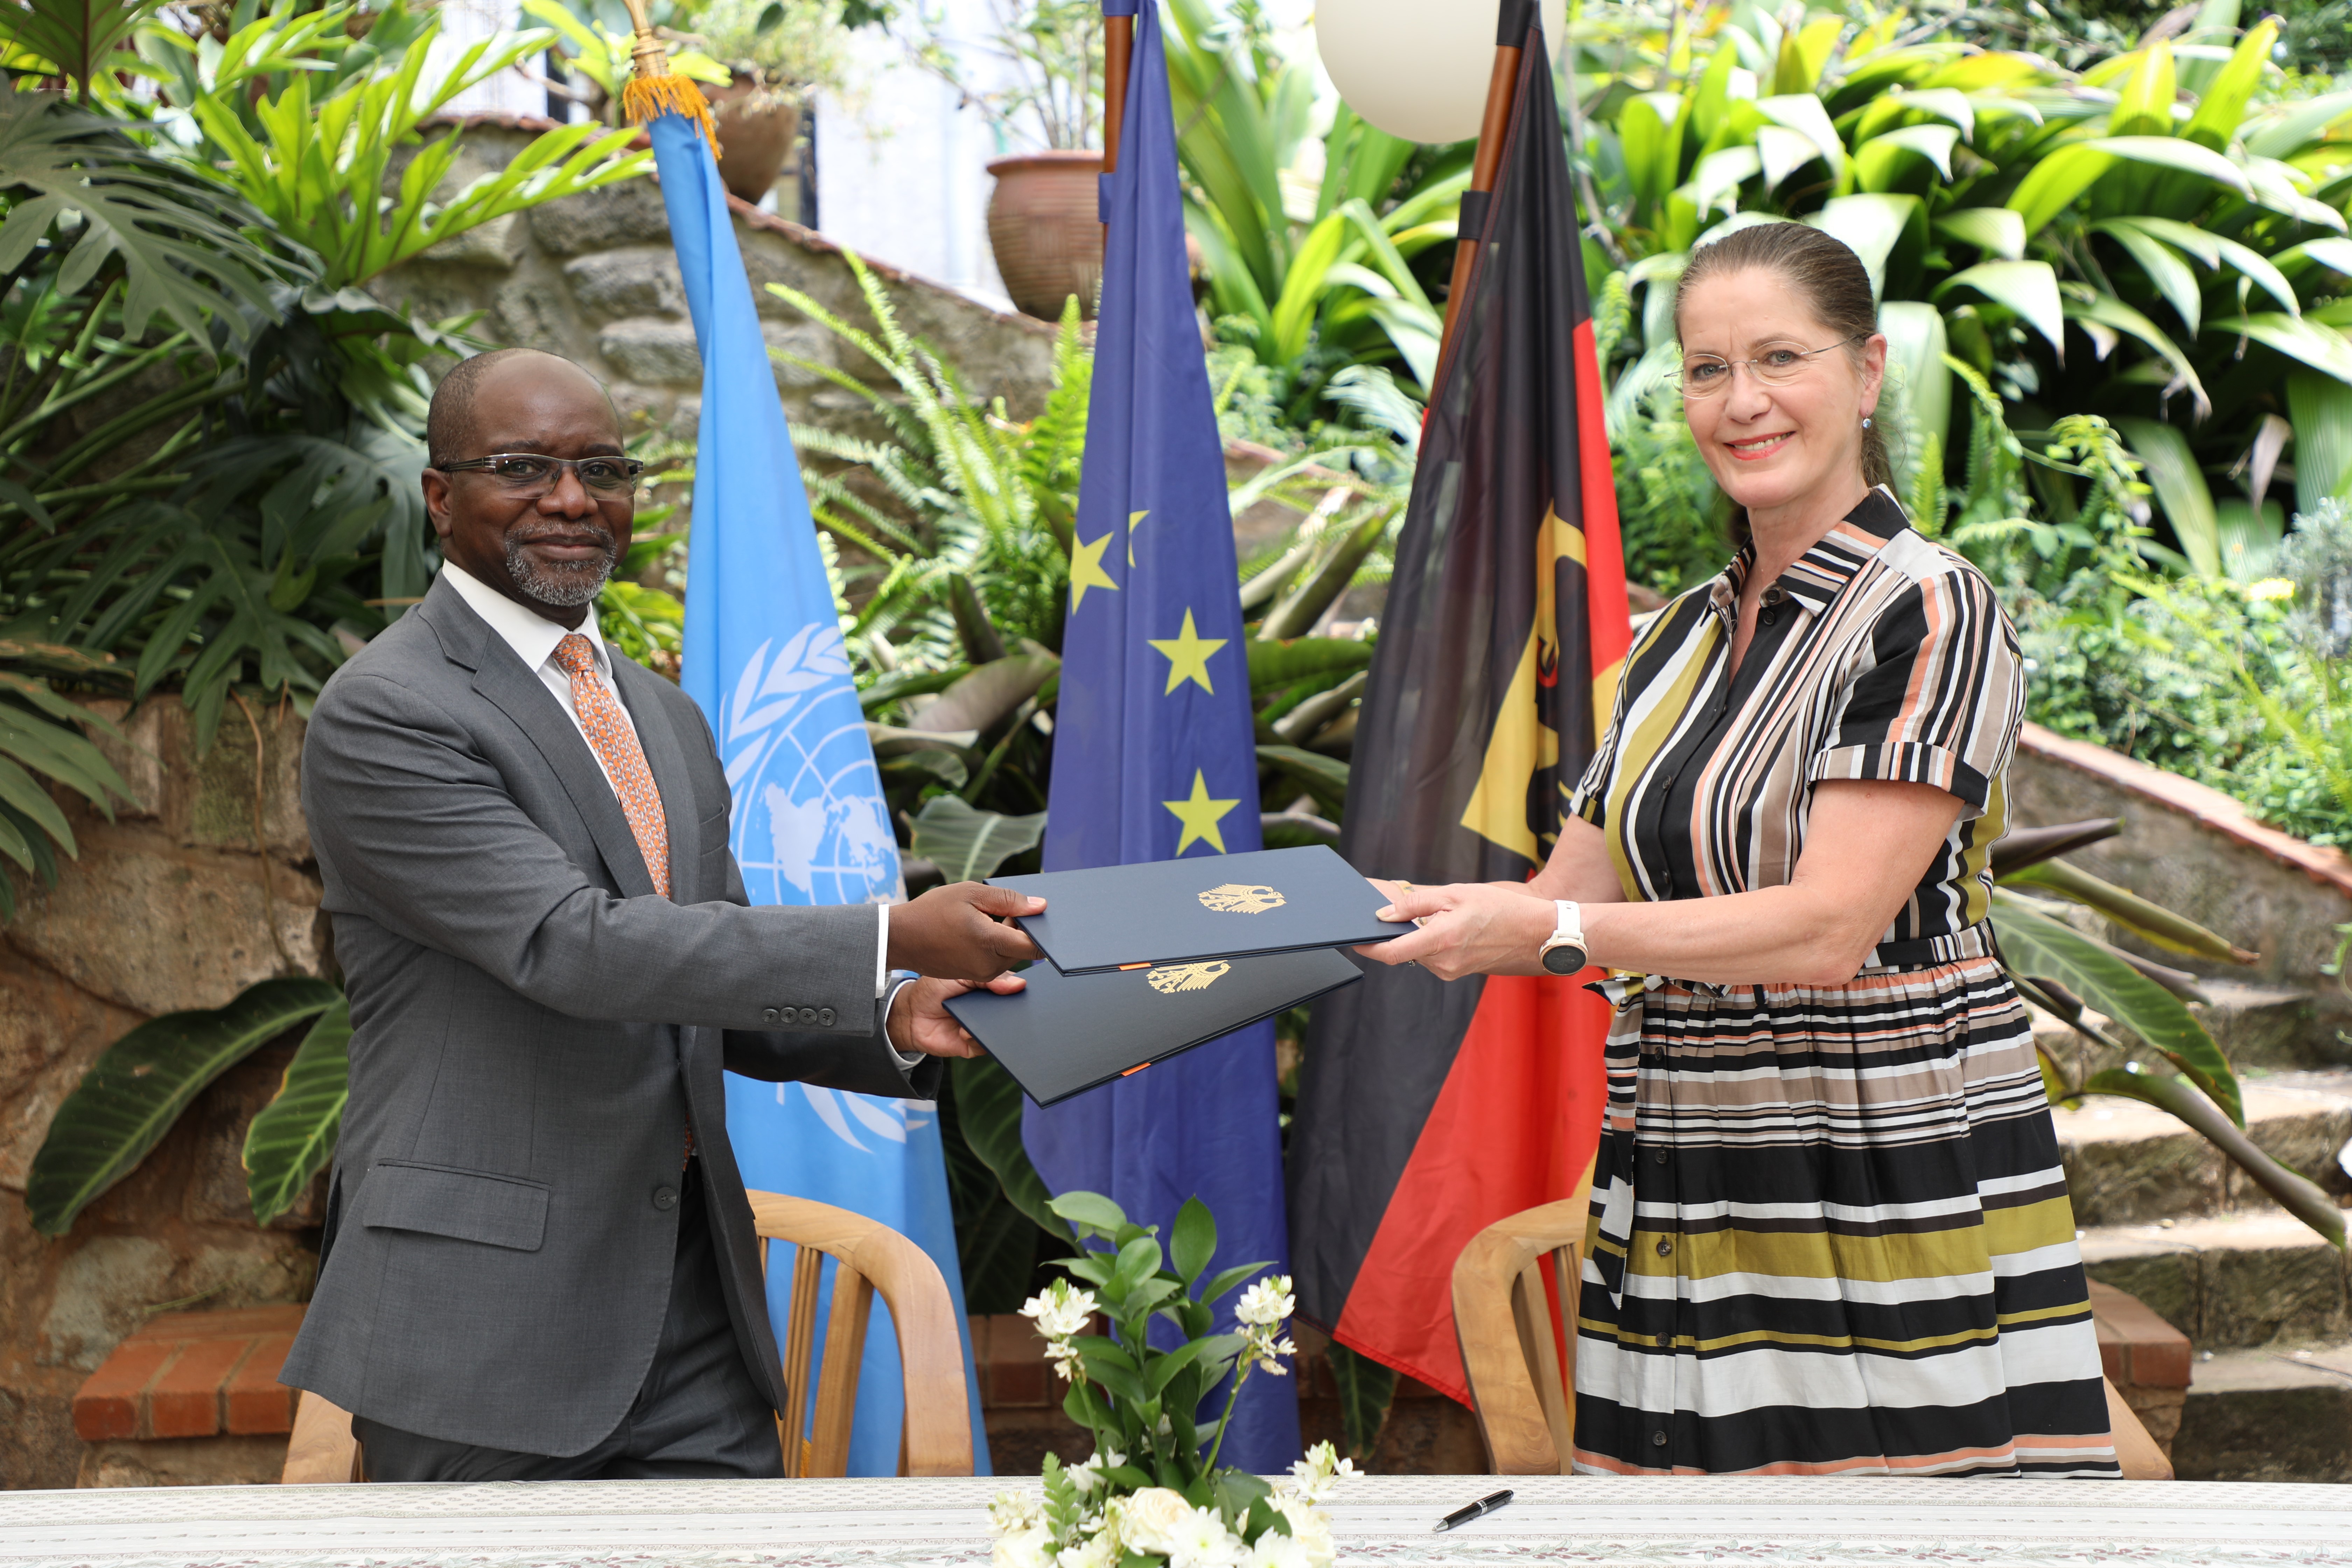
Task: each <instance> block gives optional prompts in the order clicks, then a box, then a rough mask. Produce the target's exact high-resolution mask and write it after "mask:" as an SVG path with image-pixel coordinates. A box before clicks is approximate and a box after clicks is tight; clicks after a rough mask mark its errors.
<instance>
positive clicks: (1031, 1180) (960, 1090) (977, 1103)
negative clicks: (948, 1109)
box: [948, 1057, 1077, 1243]
mask: <svg viewBox="0 0 2352 1568" xmlns="http://www.w3.org/2000/svg"><path fill="white" fill-rule="evenodd" d="M948 1071H949V1073H950V1075H951V1076H952V1077H953V1078H954V1079H955V1100H956V1121H957V1123H958V1125H959V1126H960V1127H961V1129H962V1131H963V1137H964V1142H966V1143H968V1144H970V1145H971V1152H973V1153H975V1154H977V1155H979V1156H980V1158H981V1161H982V1163H984V1164H986V1165H987V1166H988V1168H989V1169H990V1170H992V1171H993V1172H995V1173H996V1179H997V1180H998V1181H999V1182H1002V1183H1003V1184H1004V1195H1005V1196H1006V1197H1007V1198H1010V1199H1011V1200H1012V1201H1013V1206H1014V1207H1016V1208H1018V1209H1019V1210H1020V1211H1021V1212H1022V1213H1023V1214H1024V1215H1028V1216H1029V1218H1030V1219H1031V1220H1032V1221H1034V1223H1035V1224H1036V1225H1037V1226H1040V1227H1042V1228H1043V1229H1045V1231H1046V1232H1048V1233H1049V1234H1051V1235H1053V1236H1055V1237H1058V1238H1060V1239H1061V1240H1063V1241H1067V1242H1072V1243H1075V1242H1076V1240H1077V1237H1076V1233H1074V1232H1073V1231H1072V1230H1071V1229H1070V1226H1069V1223H1068V1222H1067V1221H1066V1220H1065V1219H1063V1218H1062V1216H1061V1215H1058V1214H1056V1213H1055V1212H1054V1206H1053V1205H1054V1202H1055V1200H1054V1195H1053V1194H1052V1193H1050V1192H1048V1191H1047V1190H1046V1187H1045V1178H1044V1177H1042V1176H1040V1175H1038V1174H1037V1167H1036V1166H1034V1165H1033V1164H1031V1163H1029V1151H1028V1150H1027V1149H1026V1148H1025V1147H1024V1146H1023V1144H1022V1142H1021V1100H1022V1095H1021V1086H1020V1085H1019V1084H1017V1083H1015V1082H1013V1075H1012V1074H1011V1073H1009V1072H1006V1071H1005V1070H1004V1069H1003V1068H1002V1067H999V1066H998V1065H997V1064H996V1063H995V1062H993V1061H991V1060H990V1059H989V1058H986V1057H959V1058H955V1059H954V1060H952V1061H950V1062H949V1063H948Z"/></svg>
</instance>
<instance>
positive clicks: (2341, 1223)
mask: <svg viewBox="0 0 2352 1568" xmlns="http://www.w3.org/2000/svg"><path fill="white" fill-rule="evenodd" d="M2077 1092H2079V1093H2082V1094H2112V1095H2116V1096H2118V1097H2120V1098H2123V1099H2126V1100H2138V1101H2140V1102H2141V1103H2142V1104H2145V1105H2153V1106H2155V1107H2156V1108H2157V1109H2158V1110H2166V1111H2169V1112H2171V1113H2172V1114H2173V1115H2174V1116H2176V1117H2178V1118H2179V1119H2180V1120H2181V1121H2184V1122H2186V1123H2187V1124H2188V1125H2189V1127H2191V1128H2193V1129H2195V1130H2196V1131H2198V1132H2200V1133H2201V1134H2202V1135H2203V1136H2204V1138H2205V1140H2206V1142H2210V1143H2211V1144H2212V1145H2213V1146H2214V1147H2215V1148H2217V1149H2219V1150H2221V1152H2222V1153H2224V1154H2226V1155H2228V1156H2229V1157H2230V1159H2231V1161H2233V1162H2235V1163H2236V1164H2237V1166H2238V1168H2239V1169H2241V1170H2242V1171H2244V1172H2245V1173H2246V1174H2248V1175H2249V1176H2252V1178H2253V1179H2254V1181H2255V1183H2256V1184H2258V1185H2259V1186H2261V1188H2262V1189H2263V1191H2264V1192H2266V1193H2268V1194H2270V1195H2271V1196H2272V1197H2273V1198H2275V1199H2277V1200H2278V1203H2279V1205H2280V1206H2281V1207H2282V1208H2284V1209H2285V1210H2286V1211H2287V1212H2288V1213H2289V1214H2292V1215H2294V1217H2295V1218H2297V1219H2299V1220H2301V1221H2303V1223H2304V1224H2305V1225H2307V1226H2311V1228H2312V1229H2314V1230H2315V1231H2317V1232H2318V1233H2319V1234H2320V1235H2321V1236H2322V1237H2325V1238H2326V1240H2327V1241H2328V1243H2329V1244H2330V1245H2331V1246H2333V1247H2335V1248H2336V1250H2337V1251H2339V1252H2341V1251H2343V1250H2344V1249H2345V1240H2346V1237H2345V1214H2344V1211H2343V1210H2342V1209H2340V1208H2338V1207H2336V1203H2335V1200H2333V1199H2332V1198H2330V1197H2329V1196H2328V1195H2327V1194H2326V1193H2324V1192H2322V1191H2321V1190H2320V1189H2319V1188H2318V1187H2317V1186H2315V1185H2314V1184H2312V1183H2311V1181H2310V1180H2309V1179H2308V1178H2306V1177H2305V1176H2304V1175H2303V1174H2301V1173H2299V1172H2295V1171H2291V1170H2289V1169H2287V1168H2286V1167H2285V1166H2284V1165H2282V1164H2280V1163H2278V1162H2277V1161H2276V1160H2274V1159H2273V1158H2271V1156H2270V1155H2269V1154H2268V1153H2266V1152H2263V1149H2261V1148H2260V1147H2259V1146H2257V1145H2256V1144H2255V1142H2254V1141H2253V1140H2252V1139H2251V1138H2249V1137H2247V1136H2246V1133H2245V1131H2244V1126H2243V1122H2242V1120H2232V1119H2231V1117H2229V1116H2225V1115H2223V1114H2222V1113H2221V1110H2219V1109H2217V1108H2216V1107H2215V1105H2214V1103H2213V1101H2211V1100H2209V1099H2207V1098H2206V1097H2205V1096H2203V1095H2201V1094H2199V1093H2198V1092H2197V1091H2196V1089H2192V1088H2190V1087H2189V1085H2188V1084H2186V1083H2184V1082H2182V1081H2181V1080H2180V1079H2177V1078H2167V1077H2165V1076H2163V1075H2162V1074H2160V1073H2152V1072H2147V1071H2144V1070H2142V1069H2140V1068H2137V1067H2124V1068H2107V1069H2106V1070H2105V1071H2104V1072H2096V1073H2094V1074H2092V1075H2091V1076H2090V1077H2089V1078H2088V1079H2084V1082H2083V1086H2082V1088H2081V1089H2080V1090H2079V1091H2077Z"/></svg>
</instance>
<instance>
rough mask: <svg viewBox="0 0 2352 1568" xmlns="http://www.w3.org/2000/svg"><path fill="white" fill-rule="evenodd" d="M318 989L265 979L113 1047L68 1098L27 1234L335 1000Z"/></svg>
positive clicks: (39, 1167)
mask: <svg viewBox="0 0 2352 1568" xmlns="http://www.w3.org/2000/svg"><path fill="white" fill-rule="evenodd" d="M341 997H342V993H341V992H340V991H338V990H336V989H335V988H334V987H333V986H332V985H330V984H327V983H326V982H325V981H323V980H265V981H262V982H261V983H260V984H257V985H250V986H247V988H246V989H245V991H244V992H243V993H241V994H239V995H238V996H237V997H236V1000H234V1001H232V1002H231V1003H229V1004H228V1005H226V1007H218V1008H214V1009H211V1010H208V1011H204V1012H189V1013H166V1014H164V1015H163V1016H161V1017H156V1018H150V1019H148V1020H147V1021H146V1022H145V1023H143V1024H141V1025H140V1026H137V1027H136V1028H134V1029H132V1030H131V1032H130V1033H128V1034H126V1035H124V1036H123V1037H121V1039H119V1040H117V1041H115V1042H114V1044H112V1045H110V1046H109V1047H107V1048H106V1050H105V1052H104V1053H103V1054H102V1055H101V1056H100V1058H98V1060H97V1062H96V1063H95V1064H94V1065H93V1066H92V1067H91V1068H90V1069H89V1074H88V1075H87V1076H86V1077H84V1078H83V1079H82V1080H81V1082H80V1083H79V1085H78V1086H76V1088H75V1089H74V1091H73V1092H72V1093H71V1094H69V1095H68V1096H66V1100H65V1103H64V1104H62V1105H60V1106H59V1107H58V1113H57V1116H56V1117H55V1118H54V1119H53V1120H52V1121H50V1123H49V1131H48V1136H47V1138H46V1139H45V1140H44V1141H43V1142H42V1144H41V1148H40V1152H38V1153H37V1154H35V1155H34V1156H33V1166H32V1170H31V1172H30V1173H28V1174H27V1176H26V1182H25V1205H26V1207H27V1208H28V1209H30V1210H31V1211H32V1219H33V1227H34V1228H35V1229H36V1230H38V1231H39V1232H41V1234H42V1235H44V1236H62V1235H64V1234H65V1233H66V1231H67V1230H68V1228H70V1227H71V1226H72V1225H73V1222H74V1216H75V1215H79V1214H80V1213H81V1211H82V1210H83V1209H85V1208H88V1207H89V1205H91V1204H92V1203H94V1202H96V1201H97V1199H98V1198H99V1196H100V1194H102V1193H104V1192H105V1191H106V1190H107V1189H108V1188H109V1187H110V1186H112V1185H114V1184H115V1183H117V1182H119V1181H121V1179H122V1178H123V1177H124V1176H126V1175H128V1174H130V1173H131V1171H132V1170H133V1169H134V1168H136V1167H137V1165H138V1163H139V1162H140V1161H142V1160H143V1159H145V1158H146V1157H147V1154H148V1152H149V1151H151V1150H152V1149H153V1148H154V1147H155V1145H156V1144H157V1143H158V1142H162V1140H163V1134H165V1133H166V1132H169V1131H171V1130H172V1125H173V1122H175V1121H178V1120H179V1118H180V1112H182V1111H183V1110H186V1109H187V1107H188V1102H189V1101H191V1100H194V1099H195V1097H196V1096H197V1095H198V1094H199V1093H201V1092H202V1091H203V1090H204V1089H205V1086H206V1085H207V1084H209V1083H211V1082H212V1081H213V1080H214V1079H216V1078H218V1077H220V1075H221V1074H222V1073H224V1072H226V1071H227V1070H228V1069H229V1068H232V1067H235V1066H236V1064H237V1063H238V1062H240V1061H243V1060H244V1059H245V1058H247V1057H248V1056H250V1055H252V1054H253V1052H254V1051H255V1050H256V1049H257V1048H258V1047H261V1046H262V1045H263V1044H265V1043H266V1042H268V1041H269V1040H272V1039H275V1038H276V1037H278V1036H279V1035H282V1034H284V1033H285V1032H286V1031H287V1030H289V1029H291V1028H293V1027H295V1026H298V1025H300V1024H304V1023H308V1022H309V1021H310V1020H311V1019H312V1018H315V1017H317V1016H319V1015H320V1014H321V1013H323V1012H325V1011H326V1010H327V1009H328V1008H329V1007H331V1006H332V1005H334V1004H335V1003H336V1002H338V1001H340V1000H341Z"/></svg>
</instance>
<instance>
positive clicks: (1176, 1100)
mask: <svg viewBox="0 0 2352 1568" xmlns="http://www.w3.org/2000/svg"><path fill="white" fill-rule="evenodd" d="M1137 9H1138V7H1137V5H1136V0H1106V4H1105V5H1104V6H1103V10H1104V12H1105V13H1106V14H1107V15H1110V16H1120V15H1135V13H1136V12H1137ZM1157 13H1158V6H1157V5H1144V6H1142V7H1141V15H1140V16H1138V17H1137V22H1136V31H1135V52H1134V56H1133V66H1132V69H1131V70H1130V72H1129V78H1128V96H1127V121H1126V124H1125V126H1124V127H1123V128H1122V134H1121V136H1120V138H1119V144H1118V172H1117V173H1116V174H1109V175H1106V176H1105V177H1104V192H1103V209H1104V217H1105V219H1106V223H1107V226H1106V229H1105V234H1104V241H1105V244H1104V256H1103V290H1102V308H1101V312H1100V319H1099V320H1098V321H1097V323H1096V336H1095V363H1094V385H1093V395H1092V402H1091V404H1090V405H1089V406H1088V408H1087V456H1086V472H1085V476H1084V479H1083V480H1082V482H1081V484H1080V486H1079V489H1078V513H1077V529H1076V545H1075V548H1074V550H1073V552H1072V556H1071V561H1070V607H1069V618H1068V622H1067V624H1066V629H1065V630H1064V632H1063V638H1062V688H1061V702H1060V707H1059V709H1058V710H1057V712H1056V716H1055V728H1054V756H1055V763H1054V776H1053V786H1052V795H1051V799H1050V803H1049V804H1050V806H1051V811H1050V815H1048V816H1047V817H1046V819H1045V824H1046V826H1045V869H1046V870H1048V871H1061V870H1070V869H1075V868H1081V867H1088V866H1121V865H1129V864H1132V863H1134V862H1137V861H1142V860H1167V859H1171V858H1182V857H1186V856H1208V855H1231V854H1237V853H1239V852H1241V851H1244V850H1249V849H1256V848H1259V847H1261V844H1260V840H1259V837H1258V785H1257V754H1256V751H1255V737H1254V733H1253V726H1252V722H1251V717H1250V695H1249V662H1248V658H1247V657H1246V655H1247V650H1246V649H1245V647H1244V645H1243V640H1242V608H1241V592H1240V585H1239V574H1238V572H1237V570H1236V567H1235V563H1234V532H1233V513H1232V511H1231V510H1230V509H1229V507H1228V506H1227V504H1226V500H1225V463H1224V444H1223V441H1222V440H1220V439H1219V437H1218V435H1217V420H1216V414H1215V410H1214V405H1213V403H1212V401H1211V398H1210V393H1209V374H1208V367H1207V365H1206V364H1205V363H1204V362H1203V360H1202V351H1201V329H1200V325H1199V322H1198V320H1197V319H1196V318H1195V317H1194V315H1193V313H1192V279H1191V278H1190V276H1189V275H1188V273H1187V270H1186V266H1185V258H1184V213H1183V205H1182V198H1181V195H1180V193H1179V190H1178V186H1177V179H1176V126H1175V119H1174V116H1173V114H1172V113H1171V110H1170V105H1169V97H1168V65H1167V59H1166V56H1165V54H1164V52H1163V46H1162V44H1161V41H1160V18H1159V16H1158V15H1157ZM1023 1133H1024V1142H1026V1143H1027V1145H1028V1148H1029V1154H1030V1158H1031V1159H1032V1160H1034V1162H1035V1163H1036V1166H1037V1170H1038V1173H1039V1174H1041V1175H1042V1176H1044V1177H1045V1182H1046V1184H1047V1185H1048V1186H1050V1187H1052V1188H1053V1189H1054V1190H1055V1192H1068V1191H1072V1190H1074V1189H1085V1190H1089V1191H1094V1192H1099V1193H1104V1194H1108V1195H1109V1196H1110V1197H1111V1198H1112V1199H1113V1200H1114V1201H1116V1202H1117V1203H1118V1204H1119V1205H1120V1206H1121V1207H1123V1208H1125V1209H1126V1210H1127V1212H1128V1214H1129V1215H1130V1216H1131V1217H1133V1218H1134V1219H1135V1220H1136V1222H1137V1223H1138V1224H1141V1225H1157V1226H1160V1234H1161V1235H1162V1236H1163V1237H1165V1236H1167V1235H1170V1234H1171V1232H1172V1228H1173V1226H1174V1224H1175V1220H1176V1211H1177V1210H1178V1209H1179V1208H1180V1207H1181V1206H1182V1205H1183V1203H1184V1200H1185V1199H1186V1198H1189V1197H1192V1196H1194V1195H1196V1194H1197V1195H1198V1196H1199V1197H1200V1198H1201V1200H1202V1202H1204V1203H1206V1204H1207V1205H1209V1207H1210V1208H1211V1209H1212V1210H1213V1212H1214V1213H1215V1215H1216V1216H1217V1238H1218V1249H1217V1260H1216V1267H1218V1268H1226V1267H1229V1266H1232V1265H1234V1264H1238V1263H1247V1262H1253V1261H1256V1260H1259V1259H1265V1260H1267V1261H1268V1262H1269V1263H1271V1265H1272V1271H1274V1272H1277V1273H1288V1272H1289V1255H1290V1247H1289V1236H1288V1231H1287V1228H1286V1224H1285V1220H1284V1212H1283V1186H1282V1143H1281V1130H1280V1122H1279V1121H1278V1111H1277V1110H1276V1086H1275V1067H1274V1026H1273V1025H1271V1024H1258V1025H1255V1026H1251V1027H1249V1028H1246V1029H1244V1030H1241V1031H1239V1032H1238V1033H1236V1034H1233V1035H1228V1036H1227V1037H1224V1038H1223V1039H1221V1040H1216V1041H1213V1042H1211V1043H1210V1044H1208V1045H1205V1046H1202V1047H1199V1048H1197V1049H1195V1050H1192V1051H1188V1052H1186V1053H1184V1054H1183V1055H1182V1056H1180V1057H1176V1058H1172V1059H1171V1060H1168V1061H1164V1062H1160V1063H1159V1064H1158V1065H1156V1066H1154V1067H1153V1068H1150V1070H1149V1071H1146V1072H1140V1073H1138V1074H1136V1075H1135V1076H1134V1077H1132V1078H1129V1079H1122V1080H1120V1081H1119V1082H1118V1083H1115V1084H1110V1085H1108V1086H1106V1087H1104V1088H1102V1089H1096V1090H1094V1091H1093V1092H1091V1093H1088V1094H1084V1095H1080V1096H1079V1097H1077V1098H1076V1099H1075V1100H1066V1101H1064V1102H1063V1103H1061V1104H1059V1105H1056V1106H1053V1107H1051V1108H1047V1109H1040V1108H1038V1107H1037V1106H1034V1105H1031V1106H1029V1107H1027V1108H1026V1110H1025V1113H1024V1122H1023ZM1223 1310H1224V1312H1225V1313H1226V1315H1227V1318H1228V1321H1227V1323H1226V1325H1225V1326H1226V1327H1228V1328H1230V1327H1231V1326H1232V1325H1231V1321H1230V1315H1231V1310H1232V1303H1231V1302H1230V1301H1228V1302H1225V1303H1223ZM1297 1458H1298V1404H1297V1386H1296V1385H1295V1384H1292V1383H1291V1382H1290V1381H1289V1380H1287V1379H1275V1378H1268V1377H1265V1376H1262V1375H1261V1376H1258V1377H1255V1378H1253V1379H1251V1381H1250V1383H1249V1384H1248V1386H1247V1388H1246V1389H1245V1390H1244V1394H1243V1397H1242V1404H1241V1407H1240V1408H1239V1409H1238V1410H1237V1411H1236V1412H1235V1414H1234V1426H1233V1429H1232V1431H1231V1432H1230V1433H1229V1434H1228V1436H1227V1437H1226V1440H1225V1445H1224V1449H1223V1453H1222V1454H1221V1455H1220V1456H1219V1462H1220V1463H1230V1464H1234V1465H1239V1466H1240V1467H1242V1468H1244V1469H1247V1470H1253V1471H1256V1472H1258V1473H1260V1474H1265V1473H1268V1472H1273V1473H1280V1472H1281V1471H1283V1470H1285V1469H1287V1468H1289V1466H1290V1464H1291V1462H1292V1461H1293V1460H1295V1459H1297Z"/></svg>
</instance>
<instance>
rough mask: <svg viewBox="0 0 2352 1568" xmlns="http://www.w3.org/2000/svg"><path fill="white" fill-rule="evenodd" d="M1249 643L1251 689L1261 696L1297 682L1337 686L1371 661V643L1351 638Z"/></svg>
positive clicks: (1312, 638) (1304, 638) (1317, 638)
mask: <svg viewBox="0 0 2352 1568" xmlns="http://www.w3.org/2000/svg"><path fill="white" fill-rule="evenodd" d="M1247 646H1248V652H1249V674H1250V690H1251V692H1252V693H1254V694H1255V695H1256V696H1259V697H1264V696H1265V695H1267V694H1268V693H1270V692H1275V691H1279V690H1282V689H1284V688H1286V687H1289V686H1295V685H1297V684H1298V683H1299V682H1300V681H1306V680H1313V681H1320V682H1322V683H1324V684H1326V685H1336V684H1337V683H1338V682H1339V681H1342V680H1345V679H1348V677H1349V676H1350V675H1353V674H1355V673H1356V671H1358V670H1360V669H1363V668H1367V667H1369V666H1370V664H1371V662H1372V647H1373V645H1372V644H1370V643H1369V642H1358V641H1357V640H1355V639H1354V638H1352V637H1297V638H1294V639H1293V640H1291V641H1289V642H1280V643H1276V642H1259V641H1257V640H1255V638H1253V639H1251V641H1250V642H1249V644H1248V645H1247Z"/></svg>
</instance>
